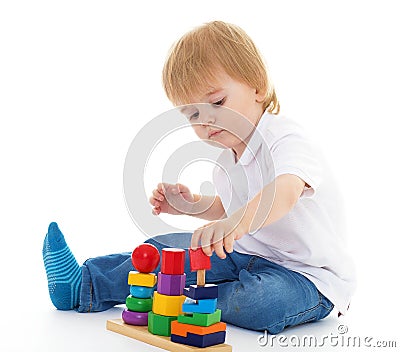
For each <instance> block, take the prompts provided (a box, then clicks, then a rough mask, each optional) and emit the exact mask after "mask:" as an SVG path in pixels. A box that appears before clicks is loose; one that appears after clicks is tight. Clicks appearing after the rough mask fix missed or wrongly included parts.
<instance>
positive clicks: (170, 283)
mask: <svg viewBox="0 0 400 352" xmlns="http://www.w3.org/2000/svg"><path fill="white" fill-rule="evenodd" d="M185 283H186V274H182V275H168V274H163V273H162V272H159V273H158V278H157V292H158V293H161V294H162V295H167V296H180V295H182V294H183V289H184V288H185Z"/></svg>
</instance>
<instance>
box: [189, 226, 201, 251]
mask: <svg viewBox="0 0 400 352" xmlns="http://www.w3.org/2000/svg"><path fill="white" fill-rule="evenodd" d="M201 232H202V229H197V230H195V231H194V232H193V235H192V240H191V242H190V248H191V249H197V248H198V247H199V240H200V237H201Z"/></svg>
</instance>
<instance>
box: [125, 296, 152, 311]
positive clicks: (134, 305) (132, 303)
mask: <svg viewBox="0 0 400 352" xmlns="http://www.w3.org/2000/svg"><path fill="white" fill-rule="evenodd" d="M125 303H126V308H128V310H130V311H132V312H149V311H151V307H152V305H153V299H152V298H136V297H133V296H131V295H129V296H128V297H126V300H125Z"/></svg>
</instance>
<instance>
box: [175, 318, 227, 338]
mask: <svg viewBox="0 0 400 352" xmlns="http://www.w3.org/2000/svg"><path fill="white" fill-rule="evenodd" d="M225 330H226V324H225V323H223V322H219V323H216V324H213V325H210V326H198V325H192V324H183V323H180V322H178V321H177V320H174V321H173V322H171V334H174V335H179V336H183V337H186V336H187V333H188V332H191V333H193V334H197V335H208V334H212V333H213V332H219V331H225Z"/></svg>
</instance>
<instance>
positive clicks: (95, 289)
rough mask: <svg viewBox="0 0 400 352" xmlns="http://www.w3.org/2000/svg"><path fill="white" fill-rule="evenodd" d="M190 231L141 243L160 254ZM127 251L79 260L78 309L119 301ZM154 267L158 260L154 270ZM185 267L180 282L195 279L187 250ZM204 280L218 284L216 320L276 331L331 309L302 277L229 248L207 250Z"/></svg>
mask: <svg viewBox="0 0 400 352" xmlns="http://www.w3.org/2000/svg"><path fill="white" fill-rule="evenodd" d="M191 235H192V234H191V233H179V234H175V233H172V234H167V235H161V236H162V237H161V236H157V237H153V238H152V239H149V240H147V241H146V242H147V243H151V244H153V245H155V246H156V247H157V248H158V249H159V251H160V253H161V249H162V248H165V247H177V248H188V247H190V238H191ZM157 239H158V241H157ZM160 242H162V244H161V243H160ZM130 254H131V253H129V252H127V253H121V254H111V255H107V256H103V257H97V258H92V259H88V260H87V261H86V262H85V263H84V264H83V266H82V285H81V297H80V305H79V307H78V311H79V312H99V311H103V310H106V309H109V308H111V307H113V306H115V305H117V304H121V303H125V299H126V297H127V296H128V295H129V285H128V283H127V278H128V272H129V271H130V270H134V268H133V265H132V262H131V257H130ZM159 270H160V265H158V267H157V269H156V270H155V271H154V272H155V273H157V272H158V271H159ZM185 272H186V286H188V285H191V284H196V273H195V272H191V271H190V265H189V255H188V254H186V263H185ZM206 281H207V283H215V284H218V292H219V294H218V305H217V307H218V309H221V310H222V320H223V321H225V322H227V323H230V324H233V325H236V326H240V327H242V328H246V329H251V330H259V331H264V330H267V331H268V332H269V333H270V334H277V333H279V332H281V331H282V330H283V329H284V328H286V327H289V326H294V325H298V324H302V323H306V322H311V321H316V320H320V319H322V318H325V317H326V316H327V315H328V314H329V313H330V312H331V311H332V309H333V304H332V303H331V302H330V301H329V300H328V299H327V298H326V297H325V296H323V295H322V294H321V293H320V292H319V291H318V290H317V288H316V287H315V285H314V284H313V283H312V282H311V281H310V280H308V279H307V278H306V277H304V276H303V275H301V274H299V273H296V272H294V271H291V270H288V269H286V268H284V267H282V266H280V265H278V264H275V263H272V262H270V261H268V260H266V259H264V258H260V257H258V256H253V255H247V254H241V253H238V252H233V253H227V257H226V259H220V258H219V257H217V256H216V255H215V254H213V256H212V257H211V270H207V272H206Z"/></svg>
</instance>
